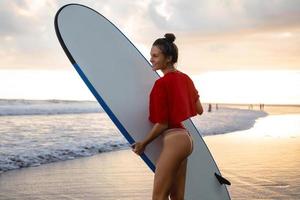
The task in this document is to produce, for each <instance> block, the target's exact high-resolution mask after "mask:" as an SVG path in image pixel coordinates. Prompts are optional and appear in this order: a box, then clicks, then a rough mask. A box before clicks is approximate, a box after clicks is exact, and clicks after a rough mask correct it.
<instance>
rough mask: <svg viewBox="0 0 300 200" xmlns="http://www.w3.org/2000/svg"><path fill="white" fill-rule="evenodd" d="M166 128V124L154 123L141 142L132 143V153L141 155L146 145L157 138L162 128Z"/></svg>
mask: <svg viewBox="0 0 300 200" xmlns="http://www.w3.org/2000/svg"><path fill="white" fill-rule="evenodd" d="M167 128H168V124H163V123H156V124H154V126H153V127H152V129H151V131H150V132H149V133H148V135H147V137H146V138H145V139H144V140H143V141H142V142H136V143H134V144H133V145H132V148H133V151H134V153H136V154H138V155H141V154H142V153H143V152H144V150H145V148H146V146H147V145H148V144H149V143H150V142H152V141H153V140H154V139H155V138H157V137H158V136H159V135H160V134H161V133H162V132H163V131H164V130H166V129H167Z"/></svg>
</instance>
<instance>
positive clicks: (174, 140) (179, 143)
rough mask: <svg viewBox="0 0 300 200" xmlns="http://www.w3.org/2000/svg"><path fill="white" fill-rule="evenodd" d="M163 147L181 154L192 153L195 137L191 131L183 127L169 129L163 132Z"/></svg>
mask: <svg viewBox="0 0 300 200" xmlns="http://www.w3.org/2000/svg"><path fill="white" fill-rule="evenodd" d="M162 137H163V149H165V150H169V151H173V152H175V153H179V154H182V153H183V154H187V156H188V155H190V154H191V153H192V151H193V139H192V137H191V135H190V133H189V132H188V131H187V130H185V129H182V128H174V129H168V130H166V131H164V132H163V133H162Z"/></svg>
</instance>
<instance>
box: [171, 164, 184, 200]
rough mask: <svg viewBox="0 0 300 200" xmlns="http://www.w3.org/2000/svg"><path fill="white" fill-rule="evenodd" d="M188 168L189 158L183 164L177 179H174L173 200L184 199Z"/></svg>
mask: <svg viewBox="0 0 300 200" xmlns="http://www.w3.org/2000/svg"><path fill="white" fill-rule="evenodd" d="M186 168H187V158H186V159H184V160H183V161H182V162H181V164H180V167H179V169H178V171H177V174H176V177H175V178H174V181H173V185H172V187H171V191H170V197H171V200H183V199H184V192H185V179H186Z"/></svg>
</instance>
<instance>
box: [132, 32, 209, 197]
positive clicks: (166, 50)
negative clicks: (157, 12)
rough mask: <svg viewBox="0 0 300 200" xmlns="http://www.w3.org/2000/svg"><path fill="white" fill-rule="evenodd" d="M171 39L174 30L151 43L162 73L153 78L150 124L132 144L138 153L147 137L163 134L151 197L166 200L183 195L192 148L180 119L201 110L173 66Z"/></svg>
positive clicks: (187, 81) (191, 86)
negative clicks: (155, 79) (188, 159)
mask: <svg viewBox="0 0 300 200" xmlns="http://www.w3.org/2000/svg"><path fill="white" fill-rule="evenodd" d="M174 40H175V36H174V34H170V33H169V34H165V37H164V38H159V39H157V40H156V41H155V42H154V43H153V45H152V48H151V52H150V54H151V59H150V62H151V63H152V68H153V70H154V71H156V70H161V71H162V72H163V74H164V76H163V77H161V78H160V79H158V80H157V81H156V82H155V84H154V86H153V88H152V91H151V93H150V105H149V111H150V112H149V113H150V115H149V120H150V121H151V122H152V123H153V124H154V125H153V128H152V130H151V131H150V132H149V134H148V135H147V137H146V138H145V139H144V140H143V141H141V142H136V143H135V144H134V145H133V146H132V147H133V151H134V152H135V153H136V154H138V155H140V154H141V153H142V152H143V151H144V150H145V148H146V146H147V145H148V144H149V143H150V142H151V141H153V140H154V139H155V138H157V137H158V136H159V135H162V137H163V146H162V151H161V153H160V156H159V158H158V160H157V162H156V169H155V176H154V185H153V196H152V199H155V200H166V199H168V197H169V196H170V197H171V199H176V200H179V199H184V190H185V178H186V167H187V157H188V156H189V155H190V154H191V153H192V151H193V141H192V138H191V136H190V135H189V133H188V132H187V131H186V129H185V128H184V126H183V125H182V121H184V120H186V119H188V118H189V117H192V116H195V115H196V114H199V115H201V114H202V113H203V108H202V106H201V103H200V100H199V95H198V91H197V90H196V88H195V86H194V84H193V81H192V80H191V79H190V78H189V77H188V76H187V75H186V74H184V73H182V72H180V71H178V70H176V68H175V66H174V64H175V63H176V62H177V58H178V50H177V46H176V45H175V44H174Z"/></svg>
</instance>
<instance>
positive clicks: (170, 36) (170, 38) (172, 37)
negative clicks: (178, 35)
mask: <svg viewBox="0 0 300 200" xmlns="http://www.w3.org/2000/svg"><path fill="white" fill-rule="evenodd" d="M165 39H166V40H167V41H168V42H170V43H173V42H174V41H175V35H174V34H173V33H166V34H165Z"/></svg>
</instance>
